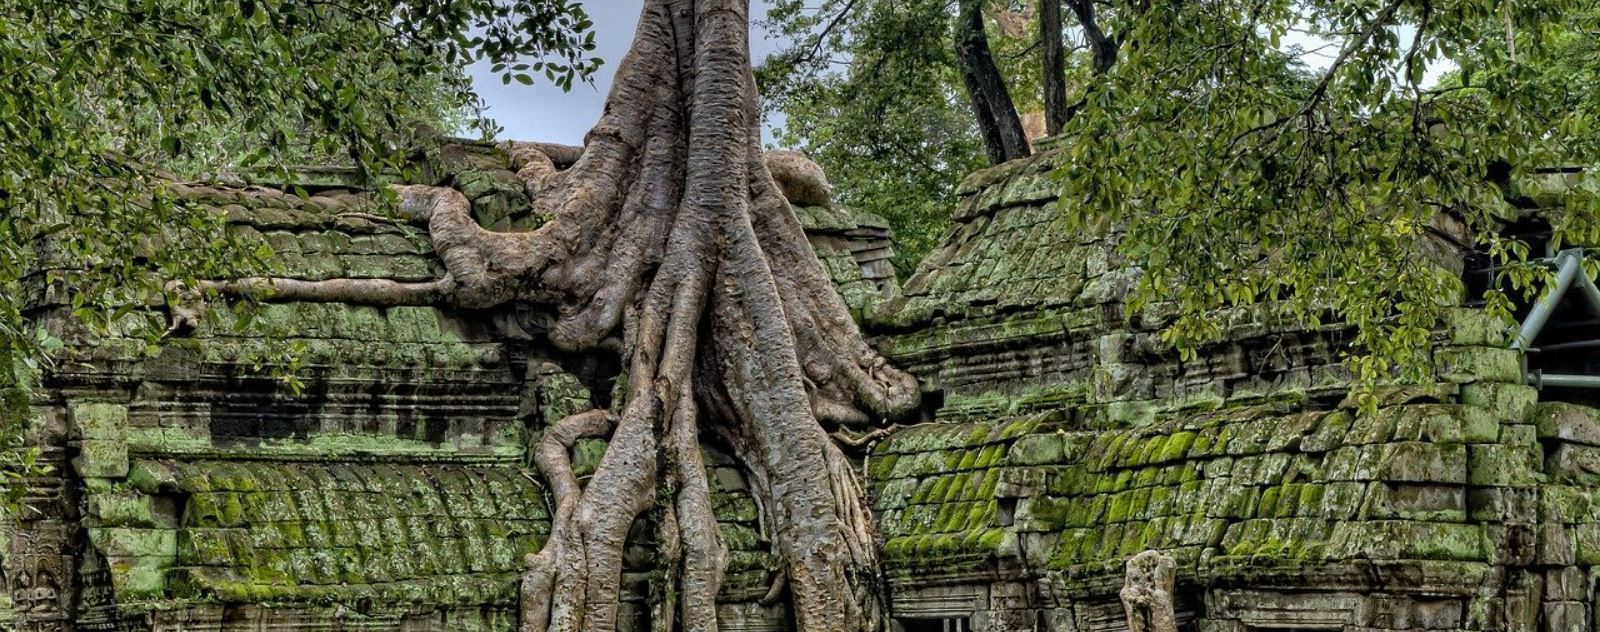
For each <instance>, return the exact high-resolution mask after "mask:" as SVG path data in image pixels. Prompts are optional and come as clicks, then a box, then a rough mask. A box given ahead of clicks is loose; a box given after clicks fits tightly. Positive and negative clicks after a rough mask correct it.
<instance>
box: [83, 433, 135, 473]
mask: <svg viewBox="0 0 1600 632" xmlns="http://www.w3.org/2000/svg"><path fill="white" fill-rule="evenodd" d="M72 467H73V469H74V470H76V471H77V472H78V475H79V476H82V477H84V478H122V477H124V476H127V475H128V444H126V443H124V442H122V441H121V440H104V439H84V440H82V441H80V442H78V456H76V457H73V459H72Z"/></svg>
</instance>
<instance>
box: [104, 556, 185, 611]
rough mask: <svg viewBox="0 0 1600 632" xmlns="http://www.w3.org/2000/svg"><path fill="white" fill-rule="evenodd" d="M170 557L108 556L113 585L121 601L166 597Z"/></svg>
mask: <svg viewBox="0 0 1600 632" xmlns="http://www.w3.org/2000/svg"><path fill="white" fill-rule="evenodd" d="M170 562H171V560H170V558H160V557H123V556H111V557H107V558H106V565H107V566H108V567H109V568H110V571H111V585H112V588H114V589H115V590H116V593H117V599H118V600H119V601H139V600H145V599H160V598H163V597H165V593H166V588H167V564H169V563H170Z"/></svg>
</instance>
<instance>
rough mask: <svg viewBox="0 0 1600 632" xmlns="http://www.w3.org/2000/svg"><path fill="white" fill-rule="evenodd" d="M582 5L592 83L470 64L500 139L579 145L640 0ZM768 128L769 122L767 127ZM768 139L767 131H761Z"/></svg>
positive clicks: (1405, 30) (1406, 30)
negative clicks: (566, 84)
mask: <svg viewBox="0 0 1600 632" xmlns="http://www.w3.org/2000/svg"><path fill="white" fill-rule="evenodd" d="M582 4H583V7H584V9H586V10H587V11H588V12H589V17H590V18H591V19H592V20H593V21H594V31H595V55H596V56H598V57H600V58H601V59H603V60H605V62H606V63H605V65H604V66H602V67H601V68H600V72H599V73H597V74H596V76H595V78H594V84H593V85H582V84H579V85H575V86H573V88H572V91H571V92H562V91H561V89H560V88H557V87H556V86H555V85H554V84H551V83H550V82H548V81H545V80H544V77H542V76H536V78H535V82H534V84H533V85H531V86H525V85H522V84H520V83H517V82H515V81H513V82H511V84H510V85H505V84H502V83H501V80H500V75H498V74H496V73H492V72H489V64H488V63H487V62H484V63H479V64H476V65H474V66H472V67H471V69H470V72H471V74H472V83H473V86H474V87H475V88H477V90H478V94H479V95H481V96H482V97H483V99H484V101H486V102H487V103H488V105H489V116H491V117H493V118H494V119H495V121H497V122H498V123H500V125H501V126H502V127H504V128H505V131H503V132H501V133H500V138H501V139H502V140H505V139H511V140H530V141H544V142H552V143H565V144H570V145H579V144H582V143H583V135H584V134H585V133H587V132H588V131H589V128H590V127H592V126H594V123H595V121H597V120H599V118H600V110H601V108H602V107H603V106H604V105H605V99H606V92H607V91H608V90H610V88H611V76H612V73H613V72H614V71H615V70H616V68H617V62H619V61H621V60H622V56H623V54H625V53H627V52H628V45H629V44H631V43H633V31H634V28H635V27H636V26H638V24H639V11H640V10H641V9H642V8H643V7H644V0H583V2H582ZM751 5H752V7H751V9H752V12H753V13H754V15H753V16H752V18H754V19H752V20H751V22H752V25H751V33H750V57H751V59H752V60H754V61H756V62H758V63H759V62H760V61H761V60H762V59H763V58H765V57H766V56H767V55H768V54H769V53H772V52H774V51H776V50H777V49H779V48H780V47H781V46H782V44H783V42H781V41H772V40H767V39H766V34H765V32H764V29H763V28H761V27H760V26H756V25H755V24H754V23H755V22H756V21H758V20H760V19H762V18H765V17H766V3H765V2H764V1H763V0H751ZM1395 30H1396V31H1397V32H1398V34H1399V36H1400V37H1401V41H1408V40H1410V38H1411V36H1412V33H1413V32H1414V31H1413V30H1412V28H1411V27H1405V26H1402V27H1398V28H1396V29H1395ZM1283 44H1284V46H1293V45H1298V46H1300V47H1302V48H1303V49H1305V50H1306V51H1307V52H1306V54H1305V55H1304V56H1303V57H1302V59H1303V60H1304V61H1305V62H1306V64H1307V65H1308V66H1309V67H1311V68H1312V69H1321V68H1325V67H1326V66H1327V64H1329V63H1331V61H1332V59H1333V57H1334V56H1335V54H1336V53H1337V52H1338V50H1337V47H1335V46H1333V45H1331V44H1330V43H1329V42H1327V41H1326V40H1321V39H1319V38H1315V37H1309V36H1306V35H1304V34H1302V33H1295V32H1291V33H1290V34H1289V35H1288V37H1286V38H1285V41H1284V43H1283ZM1454 67H1455V65H1454V64H1451V63H1449V62H1440V63H1436V64H1434V65H1433V66H1430V67H1429V68H1428V72H1427V76H1426V78H1425V80H1424V84H1425V85H1426V84H1433V83H1434V82H1436V81H1437V80H1438V78H1439V76H1440V75H1441V74H1443V73H1444V72H1445V71H1447V70H1450V69H1452V68H1454ZM768 131H770V126H769V128H768ZM763 136H766V138H765V139H764V140H766V141H768V142H770V141H771V134H770V133H764V134H763Z"/></svg>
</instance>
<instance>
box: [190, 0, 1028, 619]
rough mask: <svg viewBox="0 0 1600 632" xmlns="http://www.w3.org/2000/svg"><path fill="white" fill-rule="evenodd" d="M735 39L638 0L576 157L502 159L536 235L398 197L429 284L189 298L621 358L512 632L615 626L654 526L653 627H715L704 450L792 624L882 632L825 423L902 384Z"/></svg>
mask: <svg viewBox="0 0 1600 632" xmlns="http://www.w3.org/2000/svg"><path fill="white" fill-rule="evenodd" d="M748 22H749V18H748V7H747V5H746V0H647V1H646V3H645V8H644V13H643V15H642V17H641V19H640V22H639V30H638V33H637V35H636V36H635V39H634V42H633V47H632V50H631V51H630V52H629V53H628V54H627V56H626V57H625V58H624V59H623V60H622V62H621V64H620V65H619V68H618V70H617V75H616V79H615V83H614V85H613V87H612V89H611V93H610V95H609V96H608V99H607V103H606V109H605V114H604V116H603V117H602V118H601V120H600V121H599V123H598V124H596V126H595V127H594V129H593V130H592V131H591V132H590V133H589V136H588V139H587V142H586V143H585V147H584V149H583V152H582V155H581V156H578V157H577V158H576V161H575V162H573V163H572V165H571V167H569V168H567V169H565V170H558V169H557V168H556V167H557V166H558V165H559V164H560V163H562V162H565V161H566V159H568V158H570V157H567V156H559V157H556V158H558V159H552V157H551V156H549V155H547V154H546V153H545V152H544V151H541V149H540V147H538V146H533V145H522V146H517V147H516V148H515V149H514V152H513V153H514V157H517V158H519V159H520V160H521V161H522V163H523V166H522V168H521V171H520V172H519V175H520V176H522V178H523V181H524V184H525V186H526V187H527V188H528V190H529V193H530V196H531V197H533V198H534V200H535V201H534V205H535V206H536V208H537V209H538V210H539V211H541V212H543V213H545V214H547V215H548V216H550V217H551V218H552V219H551V220H550V221H549V222H548V223H546V224H545V225H543V226H541V227H540V228H539V229H537V230H535V231H532V232H522V233H498V232H492V231H488V230H485V229H483V228H481V227H480V226H478V224H477V223H476V222H474V221H473V219H472V217H471V213H470V208H469V204H468V203H467V200H466V199H465V198H464V197H463V196H462V195H461V193H459V192H457V191H455V190H454V189H448V188H440V187H421V186H402V187H397V191H398V193H399V194H400V198H401V204H400V213H401V215H402V216H404V217H407V218H410V219H412V220H415V221H424V220H425V221H426V222H427V223H428V228H429V234H430V237H431V238H432V240H433V244H434V249H435V251H436V252H437V253H438V256H439V257H440V258H441V259H442V260H443V262H444V265H445V268H446V270H447V271H448V274H446V275H445V276H444V277H443V278H440V279H437V280H435V281H430V282H426V283H396V282H391V281H385V280H360V279H336V280H331V281H319V282H306V281H296V280H290V279H278V278H257V279H242V280H236V281H217V282H206V283H203V284H202V285H201V287H199V288H189V291H190V292H193V291H203V290H217V291H220V292H222V293H225V294H233V293H240V292H246V291H263V292H265V293H267V294H269V295H270V299H271V300H285V301H299V300H306V301H342V302H361V303H379V304H387V305H395V304H420V303H434V302H441V303H448V304H452V305H456V306H460V307H469V308H490V307H495V306H499V305H503V304H506V303H511V302H522V303H531V304H534V305H536V306H541V307H543V308H545V309H547V310H548V312H549V314H550V318H551V320H552V324H551V326H550V342H551V343H552V344H553V345H555V346H557V347H559V348H561V349H564V350H568V351H575V352H582V351H588V350H596V349H617V348H620V349H622V350H623V352H624V357H625V364H624V365H625V366H626V367H627V369H626V371H627V373H626V377H627V390H626V394H625V396H624V398H623V401H622V403H621V405H620V409H619V410H616V411H591V412H588V413H582V414H579V415H576V416H574V417H569V418H567V419H564V420H562V421H560V422H558V423H556V424H555V425H553V426H552V427H551V428H549V429H547V430H546V432H545V434H544V436H543V437H542V439H541V441H540V444H539V446H538V447H537V449H536V463H537V464H538V466H539V467H540V469H541V470H542V471H543V473H544V475H545V478H546V479H547V481H548V483H549V486H550V494H551V499H550V500H551V502H552V511H551V515H552V528H551V533H550V538H549V541H548V543H547V544H546V546H545V548H544V550H542V551H540V552H539V554H538V555H536V556H533V557H532V558H530V560H529V570H528V572H527V574H526V576H525V578H524V581H523V586H522V590H521V595H522V600H523V604H522V606H523V610H522V623H521V625H522V629H523V630H530V631H542V630H601V631H605V630H614V629H616V628H617V626H618V614H619V608H618V606H619V603H620V590H621V581H622V550H623V545H624V541H625V539H626V538H627V535H628V531H629V527H630V525H631V524H632V523H633V522H634V521H635V519H636V518H638V517H639V516H641V515H642V514H643V513H644V512H646V511H648V510H650V509H652V508H657V509H660V512H659V515H660V516H661V522H662V523H663V524H661V525H659V527H660V530H661V532H660V538H659V541H660V542H661V544H662V548H663V551H664V553H665V555H664V556H663V557H664V558H665V559H666V561H667V566H668V568H665V569H663V570H664V571H665V576H666V580H665V581H667V582H668V583H669V586H667V588H666V590H661V591H657V592H658V593H659V594H662V595H672V596H673V597H672V601H671V602H670V603H665V602H664V603H662V604H658V621H657V624H658V629H667V630H670V629H674V627H675V625H676V626H681V627H682V628H683V629H686V630H715V629H716V626H717V621H716V609H715V601H716V597H717V593H718V591H719V589H720V587H721V581H722V577H723V573H724V566H725V565H726V561H727V560H726V557H727V555H726V552H725V549H724V547H723V545H722V543H721V542H720V540H719V535H718V530H717V525H716V521H715V518H714V517H713V515H712V513H711V503H710V491H709V485H708V484H707V481H706V474H705V466H704V462H703V458H702V456H701V453H700V445H701V442H702V441H703V440H705V439H706V437H707V436H711V437H716V438H718V439H719V440H721V441H724V442H726V443H728V444H729V447H731V448H732V449H733V452H734V454H735V455H736V456H737V457H738V458H739V459H740V460H741V461H742V464H743V465H744V467H745V468H746V469H747V471H748V473H749V476H750V479H751V481H752V485H751V487H752V493H753V494H755V495H756V496H757V504H758V505H760V506H761V507H763V508H764V515H765V518H766V522H767V525H768V526H769V527H770V529H769V530H770V532H771V533H770V537H771V539H772V541H773V543H774V548H775V553H776V554H777V556H778V558H779V559H780V560H781V563H782V565H783V568H782V572H783V574H784V576H785V579H786V585H787V586H788V591H789V597H790V602H791V604H792V608H793V613H794V618H795V621H796V623H797V625H798V626H799V628H800V629H803V630H808V631H810V630H815V631H823V632H832V631H838V632H856V631H867V630H880V629H882V628H883V626H884V624H885V622H886V616H887V615H886V613H887V609H886V608H885V605H884V603H883V600H882V591H881V586H880V574H879V569H878V567H877V562H878V560H877V551H876V550H875V548H874V537H873V534H874V532H875V527H874V525H873V524H872V517H871V513H870V511H868V510H867V506H866V504H865V495H864V493H863V487H862V485H861V482H860V481H859V480H858V479H857V478H856V475H855V474H854V473H853V472H852V470H851V468H850V467H849V463H848V461H847V460H846V459H845V458H844V456H843V454H842V453H841V452H840V451H839V449H838V447H836V446H835V445H834V444H833V443H832V442H831V440H830V438H829V434H828V428H826V427H825V424H826V425H828V426H834V425H837V424H841V423H853V424H854V423H865V422H880V421H882V420H883V419H885V418H887V417H893V416H898V415H900V414H903V413H905V412H907V411H910V410H911V409H913V408H915V406H916V403H917V388H916V382H915V380H913V379H912V378H911V377H910V376H909V375H907V374H905V373H903V372H900V371H898V370H896V369H894V368H892V367H890V366H888V365H887V363H885V361H884V360H883V358H882V357H881V356H879V355H878V354H877V353H876V352H875V351H874V350H873V349H872V348H871V347H870V346H868V345H867V343H866V342H865V340H864V339H863V338H862V336H861V334H860V332H859V330H858V329H857V327H856V325H855V323H854V321H853V320H852V319H851V317H850V313H849V311H848V309H846V307H845V305H844V303H843V301H842V300H841V299H840V298H839V296H838V294H837V293H836V292H835V291H834V289H833V286H832V284H831V283H830V281H829V279H828V277H827V275H826V274H825V272H824V271H823V269H822V266H821V264H820V263H819V262H818V261H817V258H816V255H815V254H814V253H813V252H812V250H811V246H810V243H809V242H808V241H807V240H806V236H805V233H804V231H803V229H802V228H801V226H800V223H799V221H798V220H797V219H796V218H795V216H794V214H793V211H792V210H791V209H790V207H789V204H788V202H787V201H785V199H784V198H783V196H782V194H781V193H780V192H779V189H778V187H777V186H776V184H774V182H773V179H772V177H771V175H770V174H769V172H768V170H767V168H766V167H765V165H764V163H763V161H762V153H761V149H760V146H759V142H760V135H759V127H758V126H759V116H758V112H757V109H756V107H757V106H756V96H755V84H754V77H753V76H752V73H751V67H750V57H749V48H748V41H747V38H748V29H749V24H748ZM1024 147H1025V145H1024ZM184 315H185V312H182V311H178V310H175V313H174V316H175V318H181V317H183V316H184ZM581 437H609V444H608V447H607V449H606V452H605V455H604V456H603V457H602V459H601V462H600V465H599V468H598V470H597V471H596V472H595V473H594V475H593V477H591V478H590V480H589V482H588V484H587V486H583V487H580V485H579V483H578V481H577V479H576V478H575V477H574V476H573V474H572V467H571V463H570V459H569V455H568V451H569V449H570V447H571V445H572V442H573V441H576V440H577V439H578V438H581ZM658 499H660V500H661V506H659V507H657V500H658Z"/></svg>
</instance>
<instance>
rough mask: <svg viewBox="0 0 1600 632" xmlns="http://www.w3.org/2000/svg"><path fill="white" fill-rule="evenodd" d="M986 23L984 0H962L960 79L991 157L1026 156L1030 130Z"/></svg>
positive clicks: (958, 29) (996, 159)
mask: <svg viewBox="0 0 1600 632" xmlns="http://www.w3.org/2000/svg"><path fill="white" fill-rule="evenodd" d="M985 31H986V30H985V27H984V23H983V0H960V7H959V9H958V14H957V16H956V58H957V59H959V60H960V62H961V63H960V66H961V81H962V83H964V84H965V85H966V87H967V95H968V97H969V98H970V99H971V101H972V114H973V116H974V117H975V118H977V121H978V131H979V132H981V133H982V135H983V145H984V149H985V150H987V152H988V154H989V161H990V162H991V163H994V164H999V163H1002V162H1005V161H1007V160H1014V159H1017V158H1022V157H1024V156H1027V155H1028V154H1029V153H1031V152H1030V150H1029V149H1028V137H1027V134H1026V133H1024V132H1023V131H1022V118H1021V117H1020V116H1018V115H1017V107H1016V105H1015V104H1014V103H1012V101H1011V92H1010V91H1009V90H1008V89H1007V88H1006V82H1005V78H1004V77H1001V75H1000V68H999V66H996V65H995V63H994V55H993V54H992V53H990V51H989V36H988V34H987V33H986V32H985Z"/></svg>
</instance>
